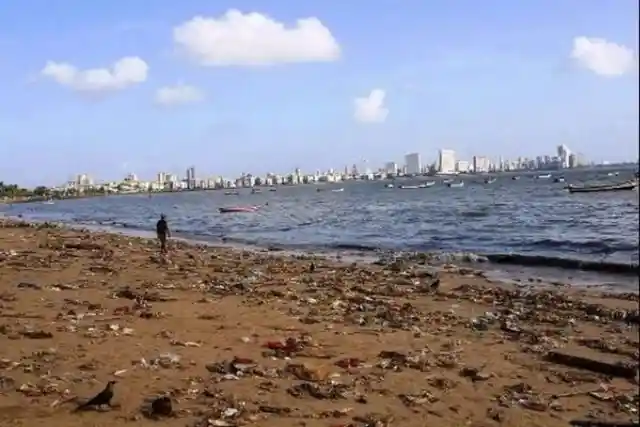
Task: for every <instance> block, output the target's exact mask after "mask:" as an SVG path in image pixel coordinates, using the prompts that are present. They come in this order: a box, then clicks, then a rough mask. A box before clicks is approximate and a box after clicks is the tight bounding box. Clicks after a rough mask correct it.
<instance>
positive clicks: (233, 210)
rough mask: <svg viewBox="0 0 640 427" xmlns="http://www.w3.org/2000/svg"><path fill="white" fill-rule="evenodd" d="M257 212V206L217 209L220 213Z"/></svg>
mask: <svg viewBox="0 0 640 427" xmlns="http://www.w3.org/2000/svg"><path fill="white" fill-rule="evenodd" d="M257 210H258V207H257V206H232V207H229V208H218V211H219V212H220V213H248V212H256V211H257Z"/></svg>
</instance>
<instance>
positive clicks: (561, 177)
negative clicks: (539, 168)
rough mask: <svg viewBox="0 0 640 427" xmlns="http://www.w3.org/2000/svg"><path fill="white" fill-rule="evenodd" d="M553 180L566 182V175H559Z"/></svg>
mask: <svg viewBox="0 0 640 427" xmlns="http://www.w3.org/2000/svg"><path fill="white" fill-rule="evenodd" d="M553 182H564V177H563V176H559V177H557V178H555V179H554V180H553Z"/></svg>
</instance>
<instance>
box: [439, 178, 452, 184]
mask: <svg viewBox="0 0 640 427" xmlns="http://www.w3.org/2000/svg"><path fill="white" fill-rule="evenodd" d="M452 182H453V180H452V179H445V180H444V181H442V183H443V184H451V183H452Z"/></svg>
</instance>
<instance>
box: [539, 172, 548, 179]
mask: <svg viewBox="0 0 640 427" xmlns="http://www.w3.org/2000/svg"><path fill="white" fill-rule="evenodd" d="M549 178H551V174H550V173H548V174H545V175H538V176H537V177H536V179H549Z"/></svg>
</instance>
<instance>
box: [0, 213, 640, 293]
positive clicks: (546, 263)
mask: <svg viewBox="0 0 640 427" xmlns="http://www.w3.org/2000/svg"><path fill="white" fill-rule="evenodd" d="M2 217H3V216H2V213H0V219H1V218H2ZM4 217H5V218H9V219H11V220H18V221H23V220H24V219H22V218H21V217H16V216H8V215H5V216H4ZM26 221H28V222H34V223H42V222H49V223H55V224H59V225H61V226H64V227H70V228H73V229H79V230H81V229H87V230H92V231H98V232H104V233H115V234H122V235H125V236H134V237H143V238H150V239H155V233H153V231H151V230H146V229H141V228H136V227H127V226H126V225H118V224H100V223H94V224H87V223H68V222H59V221H47V220H34V219H26ZM173 234H174V238H178V239H181V240H182V241H184V242H187V243H188V242H192V243H195V244H204V245H210V246H213V247H221V248H232V249H239V250H251V251H269V252H274V253H278V252H279V253H282V254H288V255H293V256H296V255H299V254H304V255H305V256H321V257H326V258H333V259H344V260H347V261H349V262H364V263H378V264H383V263H389V262H394V261H397V260H403V261H407V262H410V263H425V262H426V263H429V264H433V265H439V266H445V265H448V264H455V265H459V266H462V267H463V268H468V269H473V270H477V271H482V272H484V273H486V275H487V276H489V277H490V278H491V279H493V280H498V281H502V282H505V283H523V282H524V283H534V284H538V285H540V286H543V285H549V284H551V285H554V286H562V285H565V284H566V283H567V282H573V283H574V285H578V286H584V287H601V288H608V289H610V290H612V291H618V292H628V291H631V290H634V289H637V288H638V283H639V276H640V266H639V265H638V264H635V263H628V264H623V263H619V262H602V261H600V262H599V261H588V260H587V261H585V260H580V259H574V258H555V257H550V256H542V255H522V254H516V253H503V254H477V253H471V252H415V251H391V250H380V249H375V248H369V247H362V246H350V245H346V246H345V245H342V246H339V247H319V246H302V247H300V246H298V247H296V246H295V245H276V244H266V243H265V244H256V243H247V242H245V241H242V240H236V239H233V238H226V237H224V236H221V237H217V238H214V237H211V236H201V235H195V234H188V233H173Z"/></svg>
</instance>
